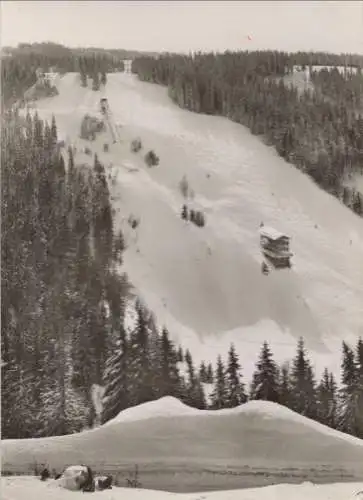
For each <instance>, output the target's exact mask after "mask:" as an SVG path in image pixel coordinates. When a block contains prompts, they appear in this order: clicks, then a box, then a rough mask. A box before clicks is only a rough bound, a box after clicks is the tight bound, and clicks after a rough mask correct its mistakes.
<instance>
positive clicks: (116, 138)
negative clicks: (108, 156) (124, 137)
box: [100, 97, 121, 144]
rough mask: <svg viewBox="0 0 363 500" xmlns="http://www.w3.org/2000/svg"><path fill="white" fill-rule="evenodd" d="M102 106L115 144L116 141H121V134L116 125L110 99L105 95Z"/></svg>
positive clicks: (102, 111) (101, 102)
mask: <svg viewBox="0 0 363 500" xmlns="http://www.w3.org/2000/svg"><path fill="white" fill-rule="evenodd" d="M100 108H101V113H102V115H103V116H104V118H105V121H106V123H107V126H108V129H109V131H110V134H111V136H112V140H113V143H114V144H115V143H116V142H120V140H121V139H120V136H119V133H118V130H117V127H116V123H115V120H114V118H113V115H112V112H111V109H110V106H109V105H108V100H107V99H106V97H103V98H102V99H101V101H100Z"/></svg>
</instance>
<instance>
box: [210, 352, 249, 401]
mask: <svg viewBox="0 0 363 500" xmlns="http://www.w3.org/2000/svg"><path fill="white" fill-rule="evenodd" d="M218 377H219V375H218V364H217V379H218ZM225 386H226V387H225V391H226V395H225V401H224V407H225V408H234V407H235V406H239V405H241V404H242V403H245V402H246V401H247V395H246V393H245V387H244V384H243V382H242V375H241V365H240V363H239V361H238V356H237V353H236V350H235V347H234V345H233V344H231V346H230V349H229V351H228V361H227V369H226V372H225Z"/></svg>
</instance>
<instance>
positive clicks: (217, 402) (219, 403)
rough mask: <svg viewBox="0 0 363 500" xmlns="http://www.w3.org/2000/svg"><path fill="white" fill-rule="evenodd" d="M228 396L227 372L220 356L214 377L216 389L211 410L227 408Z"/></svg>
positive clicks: (214, 389)
mask: <svg viewBox="0 0 363 500" xmlns="http://www.w3.org/2000/svg"><path fill="white" fill-rule="evenodd" d="M227 394H228V392H227V382H226V371H225V367H224V364H223V361H222V358H221V356H218V358H217V367H216V370H215V377H214V388H213V391H212V394H211V397H210V399H211V408H212V409H213V410H220V409H222V408H225V407H226V401H227Z"/></svg>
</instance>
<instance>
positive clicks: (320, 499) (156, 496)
mask: <svg viewBox="0 0 363 500" xmlns="http://www.w3.org/2000/svg"><path fill="white" fill-rule="evenodd" d="M362 490H363V483H347V484H329V485H315V484H312V483H308V482H306V483H303V484H301V485H288V484H280V485H277V486H268V487H266V488H258V489H245V490H235V491H222V492H209V493H191V494H175V493H167V492H162V491H152V490H137V489H136V490H133V489H124V488H114V489H112V490H110V491H101V492H95V493H93V494H92V498H94V499H95V500H98V499H102V500H123V499H124V498H127V499H128V500H291V499H294V500H305V499H306V498H309V499H310V500H360V499H361V498H363V497H362V496H360V495H359V492H360V491H362ZM2 494H3V497H2V498H3V500H28V498H37V499H38V500H68V499H75V500H77V499H78V498H79V499H81V498H84V493H81V492H80V493H78V492H74V491H67V490H62V489H60V488H58V487H57V486H56V485H55V484H53V481H51V482H48V483H42V482H41V481H39V480H38V479H35V478H33V477H10V478H3V479H2Z"/></svg>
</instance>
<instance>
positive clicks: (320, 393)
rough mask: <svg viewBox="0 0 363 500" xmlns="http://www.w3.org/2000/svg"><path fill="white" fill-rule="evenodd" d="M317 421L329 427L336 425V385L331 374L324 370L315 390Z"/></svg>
mask: <svg viewBox="0 0 363 500" xmlns="http://www.w3.org/2000/svg"><path fill="white" fill-rule="evenodd" d="M317 399H318V408H317V420H319V422H321V423H322V424H325V425H328V426H329V427H333V428H334V427H336V425H337V385H336V382H335V380H334V376H333V374H332V373H329V371H328V369H327V368H325V370H324V372H323V375H322V378H321V381H320V383H319V385H318V389H317Z"/></svg>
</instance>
